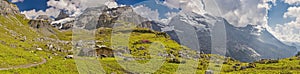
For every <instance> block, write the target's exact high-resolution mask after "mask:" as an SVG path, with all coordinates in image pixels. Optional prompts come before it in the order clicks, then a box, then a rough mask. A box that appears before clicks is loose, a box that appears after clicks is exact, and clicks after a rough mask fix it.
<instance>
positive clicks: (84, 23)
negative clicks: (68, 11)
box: [75, 6, 147, 29]
mask: <svg viewBox="0 0 300 74" xmlns="http://www.w3.org/2000/svg"><path fill="white" fill-rule="evenodd" d="M144 21H147V19H145V18H143V17H141V16H140V15H138V14H136V13H135V12H134V11H133V9H132V8H131V7H129V6H124V7H117V8H108V7H107V6H102V7H94V8H87V9H86V10H85V11H84V12H83V14H81V15H80V16H79V17H77V18H76V24H75V25H76V27H81V28H85V29H96V28H100V27H106V28H112V27H114V24H115V23H120V22H128V23H132V24H136V25H139V24H141V23H142V22H144ZM95 24H96V25H95Z"/></svg>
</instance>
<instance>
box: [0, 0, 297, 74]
mask: <svg viewBox="0 0 300 74" xmlns="http://www.w3.org/2000/svg"><path fill="white" fill-rule="evenodd" d="M0 6H1V7H0V8H1V9H2V10H7V11H0V14H1V15H0V74H35V73H38V74H78V73H79V72H78V67H81V66H77V65H76V63H75V61H74V59H70V58H66V56H68V55H77V54H74V53H73V52H74V51H73V50H72V49H73V47H72V46H73V45H77V44H72V41H71V40H72V39H73V38H74V36H76V35H78V34H73V32H74V31H73V30H72V28H71V27H70V23H73V22H74V21H71V22H68V23H67V24H65V23H60V24H54V25H53V24H51V21H48V20H42V19H35V20H28V19H26V18H25V17H24V15H22V14H20V12H19V11H18V8H17V7H16V6H15V5H13V4H10V3H7V2H6V1H3V0H1V1H0ZM94 9H102V10H103V11H104V12H107V13H103V14H102V15H99V16H95V17H92V18H94V19H92V20H91V21H85V20H84V19H86V18H88V17H90V16H89V15H90V14H95V13H97V12H101V13H102V12H103V11H99V10H94ZM111 12H116V13H120V14H116V13H111ZM129 15H130V16H131V17H128V16H129ZM206 16H208V15H206ZM178 17H180V16H178ZM64 18H68V17H67V16H65V17H60V18H59V19H64ZM59 19H57V20H58V21H59ZM77 19H79V20H77V22H76V23H77V24H73V26H74V27H76V28H81V29H85V31H91V30H92V31H94V34H95V37H92V38H95V43H96V44H95V48H96V47H105V48H106V49H111V50H113V51H117V52H124V53H118V54H114V56H116V55H118V56H120V57H121V58H118V57H115V58H114V57H113V56H108V55H101V58H96V57H95V56H93V54H85V51H84V49H80V50H82V51H80V54H78V56H82V57H85V58H90V59H93V60H96V61H97V62H99V63H101V66H100V65H99V66H100V67H102V68H103V69H104V71H105V73H106V74H125V73H129V74H135V73H138V72H135V71H128V70H126V69H128V68H124V67H122V66H121V65H120V64H119V63H118V62H117V61H120V60H127V61H129V62H134V61H133V60H134V59H135V60H137V62H138V63H139V64H145V63H148V62H150V60H149V59H152V58H164V60H163V62H162V63H161V64H154V65H155V66H156V65H158V66H159V65H161V67H159V68H158V69H157V70H156V71H155V72H153V73H154V74H174V73H179V72H181V71H179V70H178V68H179V67H180V68H181V70H184V71H186V72H185V73H192V72H193V71H191V70H196V73H197V74H203V73H205V72H211V70H207V69H208V68H209V67H210V66H212V67H214V68H220V69H221V70H220V71H221V72H220V73H221V74H243V73H259V74H269V73H274V74H278V73H280V74H281V73H283V74H291V73H300V58H299V57H296V56H295V57H291V58H285V59H279V60H272V59H264V60H261V61H254V60H253V59H251V60H250V61H253V62H252V63H249V62H240V61H238V60H241V59H239V58H240V57H233V58H230V57H223V56H219V55H216V54H205V51H204V52H201V51H195V50H192V49H191V48H189V47H188V46H183V45H180V44H179V43H178V42H176V41H177V40H176V39H174V37H173V36H172V34H170V32H162V30H161V27H162V26H164V25H162V24H161V23H158V22H154V21H148V20H146V19H145V18H143V17H141V16H139V15H137V14H135V13H133V10H132V9H131V8H130V7H119V8H114V9H109V8H107V7H105V6H103V7H98V8H90V9H87V10H86V11H85V14H84V15H81V16H80V17H78V18H77ZM176 22H181V21H178V19H174V21H173V23H175V24H176ZM202 23H204V22H202ZM91 24H93V25H91ZM95 24H96V26H95ZM118 24H119V25H120V24H126V25H129V24H131V25H137V27H135V28H132V29H128V27H126V26H125V27H122V26H121V27H115V26H114V25H118ZM186 24H187V25H191V24H188V23H186ZM206 25H208V24H206ZM57 26H62V27H64V28H57ZM66 26H67V27H66ZM227 26H228V28H227V29H230V30H231V31H230V33H229V34H230V35H231V34H236V33H237V34H239V36H244V35H250V34H249V33H250V32H248V31H250V30H248V29H251V31H252V30H253V29H254V28H253V27H252V26H249V27H248V28H247V27H246V28H240V29H239V28H236V27H232V26H230V24H228V23H227ZM195 28H199V27H195ZM232 28H233V29H234V30H232ZM240 30H245V31H247V32H244V31H240ZM201 31H203V30H201ZM199 33H200V35H201V36H204V37H205V36H207V33H208V32H199ZM83 35H84V34H83ZM126 36H128V39H122V38H119V37H126ZM254 36H255V35H251V37H254ZM270 36H271V35H269V34H268V32H264V33H263V36H261V37H257V38H262V39H264V38H267V37H270ZM113 37H116V38H113ZM229 37H233V35H232V36H229ZM271 37H272V36H271ZM75 38H76V37H75ZM237 38H238V36H237ZM255 38H256V37H255ZM126 40H128V42H126ZM206 40H208V39H206ZM243 40H244V39H236V41H243ZM254 40H255V39H254ZM265 40H267V42H270V43H274V44H270V46H276V44H278V45H279V46H280V45H281V43H280V42H276V40H272V39H271V40H268V39H265ZM231 41H235V40H231ZM272 41H274V42H272ZM112 42H116V43H117V44H118V42H123V43H128V44H129V46H126V47H122V46H116V45H114V43H112ZM245 42H247V41H245ZM123 43H120V44H123ZM259 43H260V42H259ZM157 44H161V45H158V46H159V47H157V48H155V47H153V45H157ZM203 44H204V43H203ZM236 44H239V43H236ZM246 44H250V45H246ZM262 44H263V43H262ZM264 44H268V43H264ZM80 45H81V44H78V46H80ZM82 45H84V44H82ZM208 46H209V45H208ZM229 46H230V45H229ZM241 46H242V45H241ZM248 46H249V47H253V48H254V47H255V46H256V45H251V42H249V43H245V49H239V48H241V47H236V48H234V46H232V47H233V48H234V49H237V50H241V51H243V50H247V48H246V47H248ZM163 48H164V49H163ZM261 48H266V49H267V48H268V47H262V46H261ZM270 48H271V47H270ZM282 48H292V47H288V46H286V45H282ZM122 49H127V50H123V51H122ZM155 49H158V50H159V51H157V52H159V53H157V54H152V53H150V52H151V50H155ZM92 51H97V49H96V50H92ZM230 52H231V53H232V52H235V51H230ZM250 52H253V51H250ZM273 52H276V53H277V52H279V51H275V50H274V51H273V50H270V53H273ZM81 53H82V54H81ZM259 54H261V55H263V54H264V53H259ZM130 55H132V56H130ZM229 55H233V53H232V54H229ZM251 55H253V53H249V54H247V55H245V54H242V52H239V56H251ZM282 55H284V54H282ZM102 56H103V57H102ZM268 56H269V55H268ZM289 56H290V55H289ZM215 57H218V58H222V59H223V60H218V61H215V62H219V63H221V64H219V65H218V64H211V63H212V62H211V60H210V59H211V58H215ZM284 57H287V56H284ZM235 59H238V60H235ZM255 60H257V59H256V58H255ZM242 61H244V60H242ZM246 61H249V60H246ZM191 62H192V64H190V63H191ZM35 64H37V65H36V66H32V67H26V66H29V65H35ZM85 64H89V63H85ZM151 65H153V64H151ZM151 65H147V66H149V67H150V66H151ZM95 66H97V65H95ZM99 66H97V67H99ZM132 66H133V67H134V66H135V65H132ZM182 66H185V67H182ZM14 67H20V68H18V69H9V70H3V69H7V68H14ZM137 70H139V71H140V70H149V71H148V72H145V73H150V70H152V68H138V69H137ZM153 70H155V69H153ZM212 72H214V71H212ZM215 73H218V72H215Z"/></svg>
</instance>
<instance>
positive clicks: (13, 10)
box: [0, 0, 20, 15]
mask: <svg viewBox="0 0 300 74" xmlns="http://www.w3.org/2000/svg"><path fill="white" fill-rule="evenodd" d="M0 10H1V11H0V15H15V14H20V12H19V9H18V7H17V6H16V5H14V4H11V3H9V2H8V1H7V0H0Z"/></svg>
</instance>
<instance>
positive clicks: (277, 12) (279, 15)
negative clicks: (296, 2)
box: [268, 0, 293, 27]
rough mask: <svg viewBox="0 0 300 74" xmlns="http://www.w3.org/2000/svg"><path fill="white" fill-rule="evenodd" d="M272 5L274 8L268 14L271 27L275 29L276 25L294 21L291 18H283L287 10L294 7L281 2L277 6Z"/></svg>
mask: <svg viewBox="0 0 300 74" xmlns="http://www.w3.org/2000/svg"><path fill="white" fill-rule="evenodd" d="M272 5H273V6H272V8H271V9H270V10H269V14H268V17H269V19H268V23H269V26H271V27H274V26H275V25H276V24H284V23H287V22H290V21H292V20H293V19H291V18H283V15H284V13H285V12H287V9H288V8H289V7H291V6H292V5H289V4H287V3H284V2H283V1H281V0H279V1H277V2H276V5H275V6H274V4H272Z"/></svg>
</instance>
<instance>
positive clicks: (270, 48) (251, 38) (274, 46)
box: [153, 13, 297, 62]
mask: <svg viewBox="0 0 300 74" xmlns="http://www.w3.org/2000/svg"><path fill="white" fill-rule="evenodd" d="M222 20H224V25H225V29H226V34H227V37H226V38H227V54H226V56H229V57H233V58H235V59H237V60H240V61H244V62H251V61H255V60H259V59H278V58H286V57H290V56H293V55H294V54H295V52H296V51H297V50H296V48H295V47H292V46H288V45H285V44H284V43H282V42H280V41H279V40H278V39H276V38H275V37H274V36H273V35H272V34H271V33H269V32H268V31H267V30H266V29H264V28H262V27H260V26H254V25H248V26H246V27H234V26H233V25H231V24H229V23H228V22H227V21H226V19H223V18H220V17H214V16H212V15H208V14H204V15H199V14H196V13H186V14H180V15H177V16H175V17H173V18H172V20H171V21H170V23H169V24H168V25H164V26H161V24H160V25H157V26H160V28H161V29H160V30H158V31H161V30H163V29H165V28H169V29H168V30H167V31H165V32H166V33H168V34H169V35H170V36H171V37H172V39H173V40H175V41H177V42H180V40H179V37H178V36H177V35H178V34H176V33H179V31H178V30H176V26H177V28H181V29H182V28H183V27H184V26H181V25H190V26H192V27H194V28H186V29H195V31H196V34H197V37H198V41H199V46H200V51H203V52H205V53H211V46H212V45H211V41H212V40H211V39H212V38H211V37H212V34H211V31H212V27H214V26H215V25H220V24H216V22H218V21H222ZM153 25H155V24H153ZM174 26H175V28H174ZM170 29H173V30H170ZM190 48H194V47H190ZM196 50H199V49H196Z"/></svg>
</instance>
